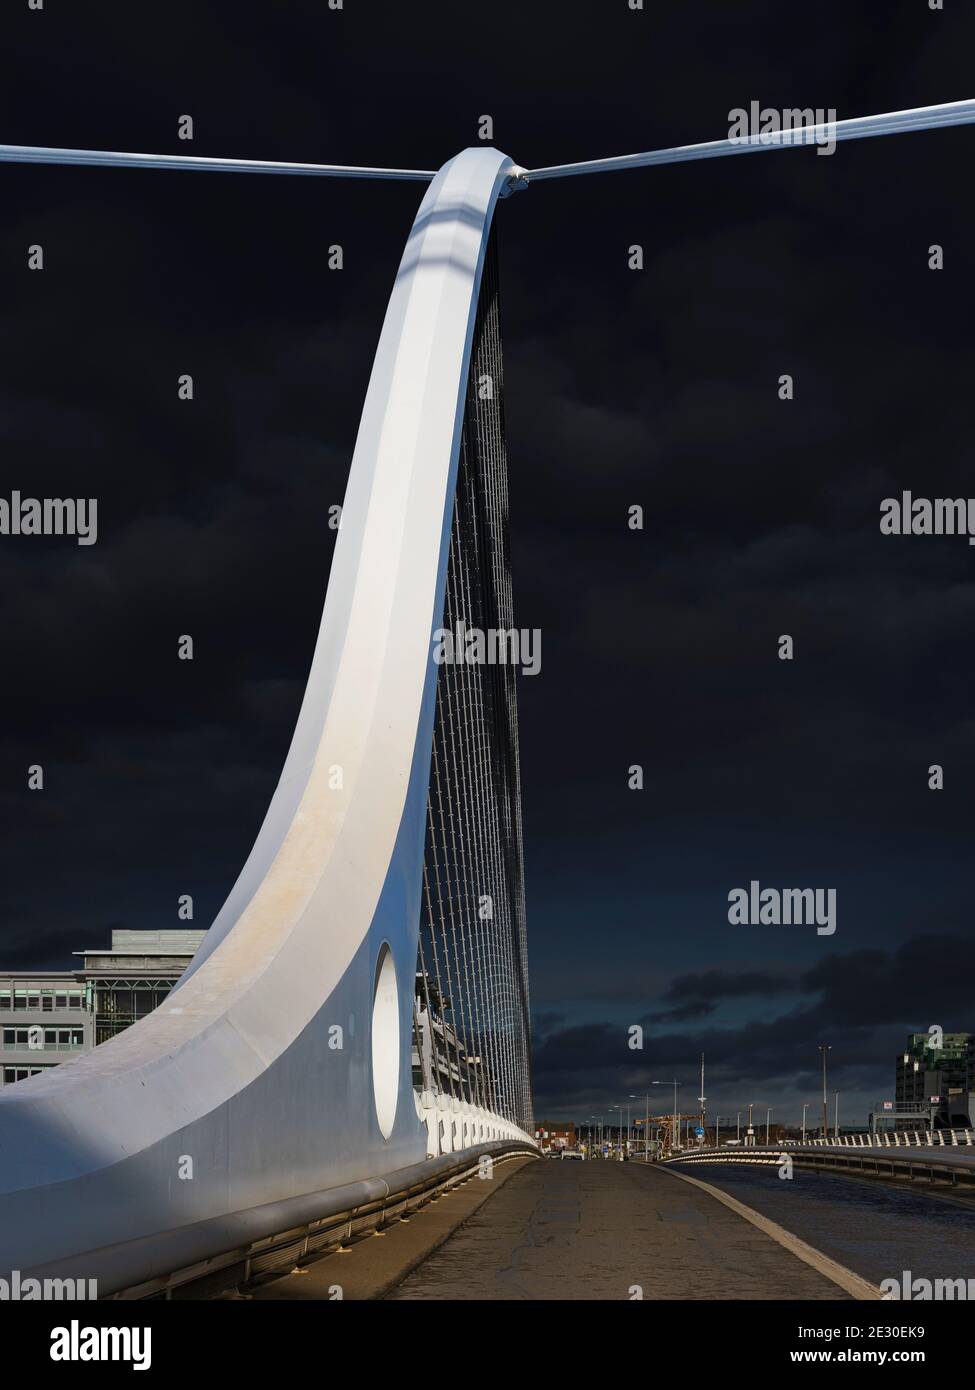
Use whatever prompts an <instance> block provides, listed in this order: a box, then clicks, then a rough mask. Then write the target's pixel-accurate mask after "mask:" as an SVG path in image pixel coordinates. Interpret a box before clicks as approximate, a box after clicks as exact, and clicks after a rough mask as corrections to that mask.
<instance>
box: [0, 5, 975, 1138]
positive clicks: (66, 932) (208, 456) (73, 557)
mask: <svg viewBox="0 0 975 1390" xmlns="http://www.w3.org/2000/svg"><path fill="white" fill-rule="evenodd" d="M973 43H975V12H973V7H972V6H970V5H969V6H966V5H964V4H961V3H953V2H952V0H949V3H948V5H947V6H946V12H945V13H932V12H931V11H929V9H928V6H927V3H926V0H896V3H889V4H886V5H884V6H883V7H879V6H878V5H877V4H876V3H875V0H869V2H868V0H825V2H824V3H822V4H820V5H817V6H816V7H815V8H814V9H810V8H809V7H808V6H805V7H803V6H790V7H787V8H783V7H776V8H775V9H774V11H772V10H770V7H769V6H768V5H767V4H764V3H749V2H748V0H745V3H739V4H736V5H733V6H732V5H727V4H719V3H714V4H702V3H699V4H694V5H678V4H669V5H668V4H662V3H648V5H647V10H646V11H645V12H642V13H641V12H632V11H630V10H629V9H628V7H627V4H626V0H589V3H582V2H581V0H573V2H571V3H570V2H569V0H566V3H559V4H549V3H546V4H542V3H536V2H535V0H519V3H513V0H488V3H484V4H481V5H479V6H476V7H474V6H470V5H461V4H458V3H456V0H453V3H447V2H446V0H424V3H411V4H405V3H403V2H402V0H345V8H344V10H343V11H342V12H340V13H336V12H330V11H329V10H328V8H327V5H326V3H325V0H276V3H275V4H274V5H273V6H272V5H270V4H264V5H261V6H255V5H252V4H246V3H243V4H242V3H229V0H224V2H223V3H215V2H214V0H207V3H202V0H192V2H191V0H167V3H166V4H161V3H158V0H140V3H139V4H138V6H135V7H133V6H132V4H131V3H104V2H103V0H91V3H87V4H85V5H84V6H77V5H72V6H67V5H65V4H63V3H62V2H61V0H47V4H46V7H45V10H44V11H43V12H30V11H28V9H27V5H26V0H24V3H11V4H8V5H7V6H5V7H4V14H3V16H2V19H0V140H2V141H4V142H8V143H20V144H52V145H73V146H81V147H91V148H102V149H106V148H107V149H113V148H114V149H131V150H140V151H161V152H169V153H185V152H186V151H187V146H186V145H184V144H182V143H181V142H179V141H178V140H177V138H176V131H177V121H178V118H179V116H180V115H182V114H184V113H188V114H192V116H193V117H194V121H195V131H196V139H195V141H194V144H193V146H192V148H191V150H190V152H191V153H195V154H213V155H224V156H238V157H251V158H273V159H290V160H315V161H327V162H339V163H374V164H390V165H396V164H402V165H408V166H412V167H431V168H436V167H437V166H439V165H440V164H441V163H442V162H443V161H444V160H446V159H447V158H449V157H450V156H451V155H452V154H454V153H455V152H456V151H457V150H458V149H459V148H461V147H463V146H464V145H467V144H470V143H473V142H474V141H475V138H476V133H477V119H478V117H479V116H480V115H482V114H484V113H489V114H491V115H492V116H493V118H494V122H495V135H496V143H497V144H498V145H499V146H500V147H501V148H503V149H504V150H506V151H507V152H508V153H509V154H510V155H511V156H512V157H513V158H514V159H515V160H517V161H518V162H519V163H521V164H523V165H526V166H529V167H531V166H540V165H544V164H549V163H555V162H561V161H565V160H574V159H581V158H597V157H601V156H605V155H611V154H621V153H626V152H630V151H633V150H640V149H652V148H654V147H657V146H664V145H670V144H678V143H687V142H691V141H697V140H706V139H717V138H721V137H723V136H724V135H726V134H727V132H728V112H729V110H730V109H731V108H733V107H737V106H747V105H748V103H749V102H750V101H752V100H758V101H760V102H761V103H762V105H764V106H771V107H780V108H781V107H784V106H813V107H831V106H832V107H835V108H836V110H837V114H838V117H839V118H840V119H842V118H844V117H849V116H857V115H864V114H869V113H873V112H879V111H889V110H897V109H901V108H904V107H908V106H914V105H920V104H927V103H934V102H941V101H951V100H957V99H960V98H964V97H969V96H973V95H975V93H973V91H972V85H973V83H972V76H971V55H972V51H973ZM973 158H975V129H972V128H968V129H956V130H947V131H937V132H932V133H928V134H921V135H911V136H902V137H896V138H893V139H889V140H871V141H865V142H861V143H858V144H851V145H842V146H840V147H839V149H838V150H837V152H836V154H835V155H834V156H832V157H831V158H822V157H818V156H816V154H815V152H814V151H813V150H811V149H810V150H798V151H791V152H774V153H768V154H764V155H755V156H748V157H746V158H740V159H731V160H725V161H715V162H710V163H704V164H691V165H685V166H681V167H671V168H664V169H656V170H646V171H642V172H636V173H628V174H616V175H607V176H604V177H601V178H599V179H589V180H577V179H572V180H566V181H564V182H561V183H546V184H538V185H536V186H534V187H531V188H529V190H528V191H527V192H525V193H522V194H519V195H518V196H517V197H516V198H513V199H511V200H509V201H508V202H507V203H505V204H504V205H503V206H502V207H501V209H500V211H499V236H500V243H501V256H502V291H503V300H504V303H503V307H504V329H505V343H506V359H505V362H506V389H507V414H508V444H509V458H510V468H511V486H512V528H513V530H512V546H513V555H514V566H515V584H516V587H515V595H516V611H517V617H518V621H519V623H521V624H522V625H525V626H530V627H539V628H541V629H542V632H543V666H542V673H541V675H539V676H537V677H535V678H533V679H525V680H522V682H521V684H520V699H521V729H522V760H523V786H524V817H525V832H526V858H527V876H528V878H527V887H528V910H529V923H530V959H531V966H532V996H533V1005H534V1008H535V1012H536V1016H537V1018H536V1034H535V1084H536V1094H537V1112H538V1113H539V1114H540V1115H542V1116H543V1117H546V1116H547V1117H548V1118H551V1119H558V1118H574V1119H576V1120H584V1119H585V1118H586V1117H587V1116H588V1115H589V1114H591V1113H594V1112H596V1113H598V1112H603V1113H605V1112H606V1109H607V1107H608V1105H610V1104H612V1103H614V1102H616V1101H618V1100H619V1099H620V1097H625V1096H627V1095H628V1094H630V1093H631V1092H639V1091H641V1089H642V1088H643V1086H644V1084H645V1083H646V1082H648V1081H651V1080H656V1079H663V1078H667V1079H669V1078H671V1077H673V1076H677V1077H678V1078H680V1079H682V1080H684V1081H685V1082H686V1083H687V1090H686V1091H685V1093H684V1094H685V1095H687V1096H690V1095H696V1093H697V1086H696V1077H695V1068H696V1066H697V1059H698V1054H699V1053H700V1051H701V1050H702V1049H703V1050H704V1051H705V1052H706V1054H707V1058H708V1067H709V1084H708V1095H709V1107H710V1108H711V1109H712V1111H713V1110H714V1109H718V1110H719V1111H721V1112H722V1113H726V1114H727V1113H732V1114H733V1113H734V1112H735V1111H736V1110H737V1109H739V1108H741V1107H742V1106H743V1105H746V1104H747V1103H748V1102H749V1101H753V1102H755V1103H757V1104H759V1105H760V1106H764V1105H766V1104H773V1105H775V1106H776V1107H777V1109H776V1114H777V1115H778V1116H780V1117H782V1118H794V1117H795V1116H797V1115H798V1113H799V1106H800V1104H801V1102H802V1101H804V1100H814V1099H815V1095H816V1087H817V1065H818V1052H817V1044H818V1043H819V1042H820V1041H823V1040H825V1041H828V1042H830V1043H831V1044H832V1047H833V1051H832V1068H833V1070H832V1077H833V1081H832V1083H831V1087H832V1084H835V1085H836V1086H838V1087H839V1089H840V1091H841V1093H842V1097H843V1100H842V1103H841V1118H845V1119H846V1120H848V1121H852V1120H854V1119H856V1120H860V1119H862V1118H863V1116H864V1113H865V1110H866V1107H867V1105H868V1104H869V1103H870V1102H871V1101H872V1100H873V1099H874V1098H877V1097H881V1096H887V1095H890V1094H891V1089H892V1085H893V1061H894V1056H895V1054H896V1052H897V1051H898V1049H899V1048H900V1046H901V1045H902V1042H903V1035H904V1033H905V1032H906V1031H907V1030H908V1029H915V1028H925V1029H926V1028H927V1027H928V1026H929V1025H931V1024H941V1025H942V1026H943V1027H944V1028H945V1029H950V1030H956V1029H968V1028H973V1029H975V990H973V987H972V986H973V977H975V938H973V931H972V913H971V897H972V894H971V887H970V884H971V867H970V846H971V842H972V835H973V830H975V824H973V822H975V815H973V809H972V798H971V795H970V788H971V785H972V779H973V776H975V723H973V718H972V714H971V703H972V702H971V687H972V680H973V675H975V661H973V656H972V650H973V647H972V634H973V629H975V586H973V584H972V580H971V570H972V565H973V563H975V551H972V550H971V549H970V548H969V547H968V545H967V544H966V543H965V541H964V539H954V538H944V539H939V538H924V537H919V538H891V537H882V536H881V535H880V533H879V528H878V519H879V510H878V509H879V503H880V501H881V499H883V498H884V497H886V496H888V495H891V494H896V493H898V492H899V491H900V490H901V489H902V488H909V489H911V490H912V491H914V492H915V493H917V494H919V495H924V496H928V497H937V496H967V495H968V494H970V493H971V494H975V487H973V485H972V481H971V462H972V444H971V441H972V437H973V424H972V401H973V399H975V393H973V389H972V381H973V378H975V361H973V357H975V353H973V349H972V345H971V343H972V330H971V324H972V283H973V269H975V267H973V251H972V248H973V245H975V236H973V226H972V213H973V197H972V192H971V190H972V179H971V168H972V162H973ZM0 183H2V189H3V196H2V198H0V314H2V318H3V325H2V334H0V495H2V496H9V494H10V491H11V490H12V489H14V488H19V489H20V490H21V491H22V492H25V493H31V494H33V495H38V496H60V495H83V496H97V497H98V499H99V508H100V510H99V540H98V544H97V545H96V546H93V547H90V548H79V547H77V546H75V545H74V544H73V542H72V541H70V540H68V539H26V538H22V539H11V538H2V539H0V593H2V596H3V620H2V638H3V653H4V658H5V659H4V662H3V687H2V701H3V719H2V723H0V809H2V816H3V836H2V863H0V957H2V961H0V963H2V965H4V966H14V965H22V966H33V967H42V966H46V967H56V966H61V965H64V964H66V963H67V962H68V960H69V957H70V952H71V951H72V950H76V949H79V948H80V947H82V946H86V945H92V944H99V943H101V942H103V941H104V940H105V938H106V934H107V932H108V930H109V928H110V927H111V926H113V925H125V926H132V927H136V926H145V927H158V926H167V925H177V923H176V919H175V909H176V899H177V897H178V895H179V894H181V893H186V892H189V893H192V894H193V895H194V898H195V900H196V905H197V922H198V924H205V923H206V922H207V921H209V920H210V918H211V917H212V915H213V913H214V912H215V911H216V909H217V908H218V907H219V905H220V903H221V901H222V898H223V896H224V894H225V893H226V891H227V890H228V888H229V886H230V885H231V883H232V881H233V879H234V877H235V875H236V873H237V871H238V869H239V867H240V865H241V863H242V861H243V859H244V857H245V855H246V853H247V850H248V848H249V846H250V843H251V840H252V838H253V836H254V834H255V832H256V830H257V827H258V825H259V823H260V821H261V818H262V815H263V812H264V808H265V806H266V804H267V801H268V799H269V797H270V794H271V792H272V790H273V787H274V784H275V780H276V777H277V772H278V769H279V767H280V764H281V761H282V758H283V755H284V752H285V750H286V747H287V744H288V740H289V737H290V733H291V729H292V725H293V721H294V718H295V715H296V713H297V709H298V704H299V700H300V695H301V690H302V684H303V680H304V676H305V673H306V671H307V666H308V662H309V660H310V656H311V651H312V645H313V641H314V637H315V632H316V628H317V622H318V616H319V612H320V608H321V603H322V599H323V596H324V591H325V585H326V582H327V577H328V571H329V563H330V559H331V548H332V539H333V534H332V532H331V531H329V530H328V529H327V526H326V524H325V519H326V516H327V509H328V507H329V505H331V504H333V503H337V502H340V501H341V499H342V494H343V490H344V486H345V479H346V476H347V471H348V464H349V459H350V456H351V451H352V446H353V442H354V438H355V431H356V424H357V420H358V414H359V411H360V408H361V404H362V398H363V393H364V390H365V386H366V381H367V378H368V373H369V368H370V364H371V358H372V353H373V350H374V347H375V343H376V339H377V335H378V331H379V327H380V325H381V322H382V317H383V312H384V306H385V301H386V297H387V296H388V293H389V290H390V287H391V284H392V279H393V275H394V273H395V269H396V266H397V263H398V259H399V256H400V252H401V249H402V245H403V241H404V238H405V236H406V233H407V231H408V229H409V225H410V222H411V220H412V216H413V213H414V211H415V208H416V205H417V202H418V200H419V197H420V195H421V192H422V190H421V188H420V187H419V186H417V185H409V184H403V185H396V184H388V183H387V184H378V183H377V184H369V183H359V182H345V181H342V182H339V181H324V180H303V179H294V180H289V179H274V180H271V179H262V180H258V179H254V178H247V177H242V176H219V177H218V176H213V175H190V174H163V173H152V174H149V173H140V172H123V171H118V170H91V169H51V168H37V167H24V166H10V165H4V166H0ZM335 242H339V243H341V244H342V245H343V246H344V248H345V269H344V270H343V271H341V272H338V273H336V272H330V271H329V270H328V268H327V264H326V252H327V247H328V246H329V245H330V244H332V243H335ZM935 242H937V243H940V244H942V245H943V246H944V248H945V267H946V268H945V269H944V271H942V272H937V273H936V272H932V271H930V270H928V268H927V248H928V247H929V245H931V244H932V243H935ZM34 243H41V244H42V245H43V246H44V250H45V258H46V268H45V270H44V271H43V272H42V273H31V272H28V270H27V269H26V256H27V247H28V246H29V245H31V244H34ZM633 243H640V244H642V245H643V247H644V248H645V257H646V268H645V269H644V270H643V271H642V272H634V271H631V270H629V269H628V268H627V248H628V247H629V246H630V245H631V244H633ZM184 372H190V373H192V374H193V376H194V378H195V382H196V400H195V401H194V402H193V403H192V405H187V404H181V403H180V402H179V401H178V400H177V398H176V380H177V377H178V376H179V375H180V374H181V373H184ZM786 372H787V373H790V374H792V375H793V376H794V377H795V381H796V399H795V401H794V402H791V403H784V402H782V401H780V400H779V399H778V397H777V381H778V378H779V376H780V375H781V374H782V373H786ZM635 503H639V504H640V505H642V506H643V507H644V508H645V511H646V528H645V530H644V531H643V532H632V531H630V530H629V529H628V528H627V524H626V521H627V509H628V508H629V507H630V506H631V505H633V504H635ZM181 633H191V634H192V635H193V636H194V639H195V643H196V659H195V661H193V662H192V663H183V662H179V661H177V660H176V641H177V637H178V636H179V634H181ZM781 633H790V634H791V635H792V636H793V637H794V639H795V644H796V659H795V661H794V662H792V663H784V662H780V661H779V660H778V659H777V655H776V650H777V638H778V636H779V635H780V634H781ZM37 762H39V763H42V764H43V765H44V767H45V771H46V777H47V786H46V788H45V790H44V792H43V793H41V794H37V793H28V791H27V790H26V768H27V766H28V764H31V763H37ZM935 762H938V763H942V764H943V765H944V767H945V789H944V791H942V792H937V793H936V792H932V791H929V790H928V788H927V769H928V766H929V765H930V764H932V763H935ZM632 763H641V764H642V765H643V766H644V768H645V789H644V790H643V791H642V792H632V791H629V790H628V789H627V768H628V767H629V766H630V764H632ZM753 878H755V879H758V880H760V881H761V882H762V883H763V884H769V885H775V886H780V887H786V886H819V887H833V888H836V889H837V892H838V929H837V931H836V933H835V935H834V936H832V937H818V936H817V935H816V934H815V932H814V930H813V929H811V928H800V927H778V928H776V927H731V926H729V924H728V921H727V894H728V892H729V890H730V889H731V888H733V887H736V886H740V885H746V884H747V883H748V882H749V880H751V879H753ZM634 1023H642V1024H643V1025H644V1027H645V1028H646V1046H645V1050H644V1051H643V1053H642V1054H641V1053H633V1052H630V1051H629V1050H628V1049H627V1047H626V1028H627V1026H628V1025H630V1024H634ZM660 1094H661V1092H659V1091H658V1095H660ZM663 1094H667V1093H663ZM763 1114H764V1111H763Z"/></svg>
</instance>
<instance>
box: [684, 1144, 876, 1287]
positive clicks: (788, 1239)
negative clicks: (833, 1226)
mask: <svg viewBox="0 0 975 1390" xmlns="http://www.w3.org/2000/svg"><path fill="white" fill-rule="evenodd" d="M658 1166H659V1167H660V1168H661V1169H663V1171H664V1172H665V1173H669V1174H670V1176H671V1177H672V1178H680V1180H681V1182H689V1183H691V1184H692V1186H694V1187H699V1188H700V1189H701V1191H702V1192H706V1193H707V1194H708V1196H709V1197H715V1198H717V1200H718V1201H719V1202H721V1203H723V1204H724V1206H726V1207H728V1208H730V1210H731V1211H733V1212H735V1213H736V1214H737V1215H738V1216H740V1217H742V1218H743V1219H744V1220H745V1221H750V1222H751V1224H752V1225H753V1226H757V1227H758V1229H759V1230H760V1231H763V1232H764V1233H765V1235H767V1236H770V1237H771V1239H772V1240H774V1241H777V1242H778V1243H779V1245H781V1246H783V1248H784V1249H786V1250H788V1251H789V1253H790V1254H792V1255H795V1256H796V1257H797V1258H798V1259H800V1260H803V1261H805V1263H806V1264H807V1265H812V1267H813V1269H815V1270H816V1271H817V1273H819V1274H822V1275H823V1276H824V1277H825V1278H827V1279H829V1280H831V1281H832V1282H833V1283H834V1284H838V1285H839V1287H840V1288H841V1289H842V1290H843V1291H844V1293H848V1294H849V1295H850V1297H851V1298H855V1299H857V1300H859V1301H860V1302H862V1303H870V1302H881V1303H882V1302H884V1301H885V1300H884V1295H883V1294H882V1293H881V1291H880V1289H879V1288H878V1287H877V1285H876V1284H871V1283H870V1281H869V1280H868V1279H863V1278H861V1276H860V1275H859V1274H854V1272H853V1270H852V1269H847V1267H846V1265H841V1264H840V1262H839V1260H834V1259H832V1258H831V1257H830V1256H829V1255H824V1254H823V1252H822V1251H821V1250H817V1249H816V1248H815V1246H813V1245H807V1243H806V1242H805V1241H804V1240H800V1239H799V1237H798V1236H795V1235H793V1234H792V1232H791V1231H787V1230H786V1229H785V1227H784V1226H780V1225H779V1224H778V1222H776V1221H772V1220H771V1219H770V1218H769V1217H767V1216H763V1215H762V1213H761V1212H759V1211H755V1210H754V1208H753V1207H747V1206H746V1205H745V1203H744V1202H739V1200H738V1198H737V1197H732V1196H731V1195H730V1194H729V1193H727V1192H722V1191H721V1189H720V1188H719V1187H713V1186H712V1185H711V1183H709V1182H702V1181H701V1179H700V1178H692V1177H691V1176H690V1174H688V1173H678V1172H677V1171H676V1170H675V1169H673V1168H671V1167H670V1166H669V1165H668V1164H665V1163H661V1164H659V1165H658Z"/></svg>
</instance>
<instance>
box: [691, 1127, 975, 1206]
mask: <svg viewBox="0 0 975 1390" xmlns="http://www.w3.org/2000/svg"><path fill="white" fill-rule="evenodd" d="M923 1132H924V1131H919V1133H923ZM963 1132H964V1133H966V1134H971V1133H972V1132H971V1131H963ZM935 1133H938V1131H935ZM854 1137H856V1136H854ZM942 1148H943V1149H944V1153H935V1149H942ZM966 1148H969V1149H970V1148H972V1145H971V1144H970V1143H969V1144H964V1145H962V1144H955V1145H952V1144H951V1143H950V1142H949V1143H947V1144H943V1145H937V1144H936V1145H924V1144H920V1145H913V1144H899V1145H898V1144H877V1143H874V1144H842V1143H840V1144H826V1143H824V1142H823V1141H822V1140H814V1141H812V1142H810V1143H808V1144H806V1145H802V1144H796V1143H794V1142H793V1143H788V1142H786V1143H784V1144H781V1145H774V1144H772V1145H761V1146H755V1147H754V1148H747V1149H739V1148H727V1149H698V1150H696V1151H687V1152H686V1153H675V1154H673V1155H671V1156H670V1157H669V1158H668V1159H666V1160H665V1162H667V1163H695V1164H698V1163H739V1164H741V1163H744V1164H748V1163H758V1164H764V1165H766V1166H778V1165H779V1164H781V1163H782V1161H783V1159H789V1160H791V1161H792V1163H794V1164H795V1165H796V1166H797V1167H800V1168H809V1169H812V1170H819V1171H823V1172H830V1171H831V1172H842V1173H847V1174H850V1175H853V1176H858V1177H874V1178H886V1179H889V1180H895V1181H899V1180H906V1181H908V1182H925V1183H927V1184H934V1185H942V1186H948V1187H951V1188H953V1189H961V1190H964V1191H971V1192H973V1193H975V1152H973V1153H970V1154H966V1153H965V1152H964V1150H965V1149H966ZM952 1149H954V1152H952Z"/></svg>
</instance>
